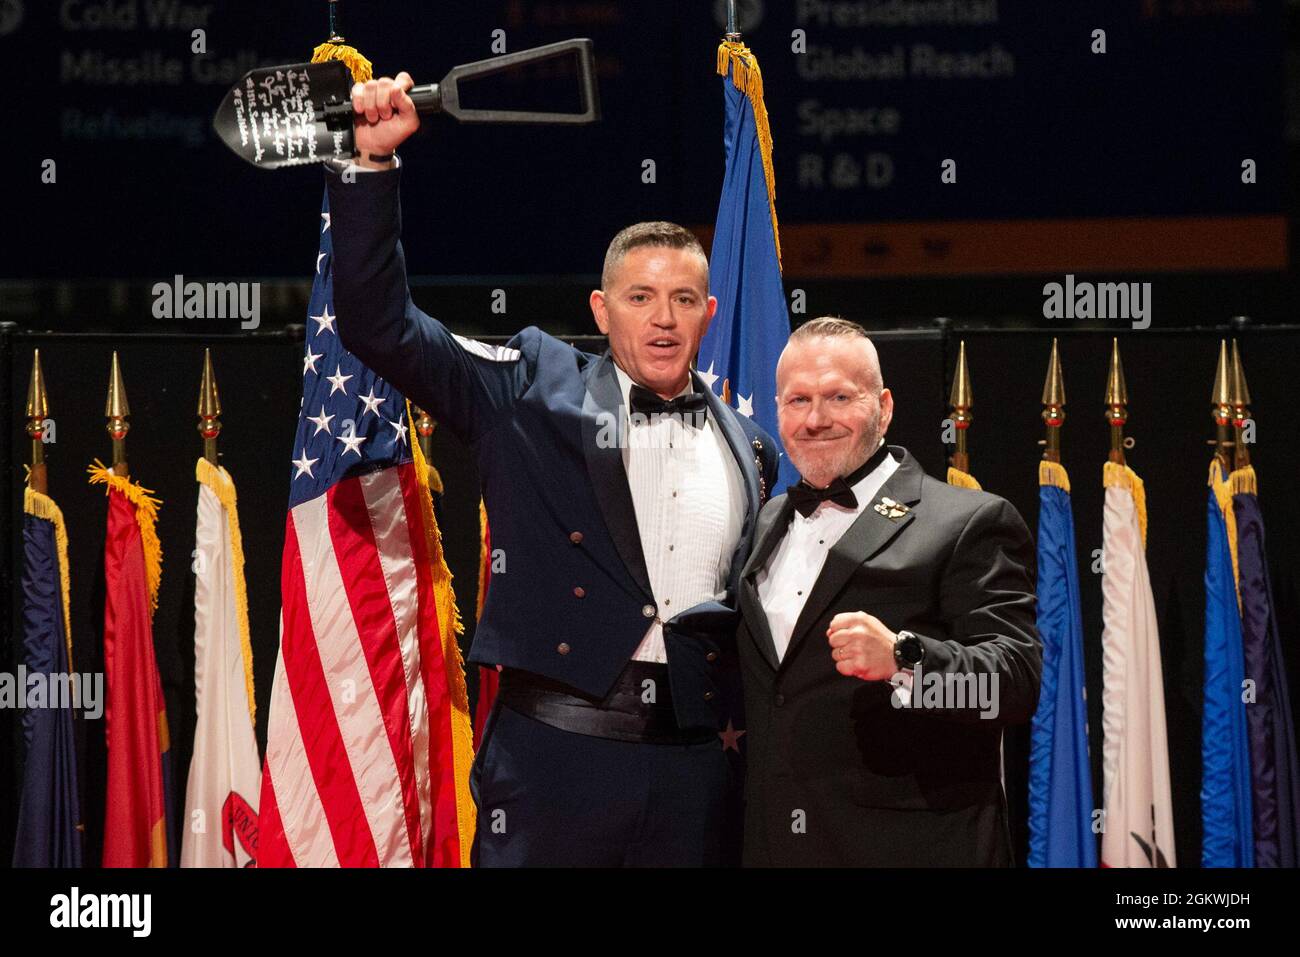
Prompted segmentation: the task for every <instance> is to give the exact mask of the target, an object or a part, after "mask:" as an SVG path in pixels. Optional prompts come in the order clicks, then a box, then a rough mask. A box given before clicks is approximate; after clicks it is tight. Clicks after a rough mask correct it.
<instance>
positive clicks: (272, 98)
mask: <svg viewBox="0 0 1300 957" xmlns="http://www.w3.org/2000/svg"><path fill="white" fill-rule="evenodd" d="M574 54H576V55H577V60H578V85H579V91H580V92H581V94H582V112H580V113H539V112H534V111H531V110H470V109H465V108H464V107H462V106H461V105H460V90H459V87H458V85H457V84H458V83H460V82H461V81H463V80H468V79H477V78H479V77H484V76H491V75H493V74H495V73H501V72H504V71H506V70H510V69H513V68H515V67H518V66H520V65H521V64H525V63H533V62H536V61H538V60H550V59H555V58H558V57H564V56H572V55H574ZM352 86H353V83H352V75H351V73H349V72H348V68H347V67H346V66H344V65H343V64H342V63H340V62H339V61H337V60H331V61H330V62H327V63H293V64H289V65H288V66H272V67H263V68H262V69H258V70H252V71H250V72H248V73H246V74H245V75H244V78H243V79H242V80H240V81H239V82H238V83H236V84H235V85H234V86H233V87H231V88H230V91H229V92H228V93H227V94H226V98H225V99H224V100H222V101H221V106H220V107H218V108H217V115H216V116H214V117H213V118H212V128H213V129H214V130H216V133H217V135H218V136H219V137H221V139H222V140H223V141H224V142H225V144H226V145H227V146H229V147H230V148H231V149H232V150H234V152H235V153H236V154H237V155H238V156H240V157H242V158H244V159H245V160H247V161H248V162H250V163H252V164H253V165H254V166H259V167H261V168H262V169H279V168H280V167H282V166H301V165H303V164H306V163H321V162H325V161H326V160H331V159H340V160H347V159H351V158H353V157H354V156H356V148H355V145H354V139H353V129H352V121H353V115H354V114H353V112H352ZM410 95H411V100H412V101H413V102H414V103H415V108H416V110H417V111H418V112H420V113H446V114H448V115H450V116H454V117H455V118H456V119H457V120H459V121H460V122H462V123H547V124H550V123H594V122H596V121H597V120H599V119H600V100H599V97H598V96H597V92H596V71H595V65H594V62H593V59H592V54H591V41H590V40H589V39H586V38H582V39H575V40H562V41H561V42H559V43H548V44H547V45H546V46H540V47H535V48H534V49H532V50H520V51H519V52H518V53H503V54H501V55H500V56H495V57H492V58H491V59H488V60H478V61H476V62H474V63H462V64H461V65H460V66H455V67H452V68H451V69H450V70H449V71H447V75H446V76H444V77H443V78H442V81H441V82H439V83H428V84H425V85H424V86H416V87H412V88H411V91H410Z"/></svg>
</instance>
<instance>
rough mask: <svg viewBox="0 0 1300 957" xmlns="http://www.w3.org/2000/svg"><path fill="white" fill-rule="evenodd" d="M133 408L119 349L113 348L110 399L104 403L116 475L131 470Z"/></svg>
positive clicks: (124, 476)
mask: <svg viewBox="0 0 1300 957" xmlns="http://www.w3.org/2000/svg"><path fill="white" fill-rule="evenodd" d="M130 414H131V408H130V406H128V405H127V402H126V385H125V384H124V383H123V382H122V367H121V365H120V364H119V363H118V361H117V350H116V349H114V350H113V366H112V368H111V369H110V370H109V374H108V400H107V401H106V402H105V404H104V417H105V418H107V419H108V423H107V424H106V425H105V426H104V428H105V430H106V431H107V432H108V434H109V436H110V437H111V438H112V440H113V461H112V465H111V470H112V471H113V473H114V474H116V475H121V476H122V477H123V478H126V477H128V476H129V475H130V470H129V469H128V468H127V464H126V433H127V432H128V431H130V429H131V423H129V422H128V421H127V420H126V419H127V416H129V415H130Z"/></svg>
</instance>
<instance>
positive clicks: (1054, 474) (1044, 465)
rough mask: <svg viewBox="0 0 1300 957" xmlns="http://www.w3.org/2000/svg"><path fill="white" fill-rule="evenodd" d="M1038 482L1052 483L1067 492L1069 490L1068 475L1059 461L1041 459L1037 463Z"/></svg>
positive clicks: (1041, 483)
mask: <svg viewBox="0 0 1300 957" xmlns="http://www.w3.org/2000/svg"><path fill="white" fill-rule="evenodd" d="M1038 484H1039V485H1054V486H1056V487H1057V488H1059V489H1063V490H1065V491H1066V492H1068V491H1070V475H1069V473H1068V472H1066V471H1065V466H1064V465H1062V464H1061V463H1060V462H1049V461H1047V460H1046V459H1043V460H1042V461H1041V462H1039V463H1038Z"/></svg>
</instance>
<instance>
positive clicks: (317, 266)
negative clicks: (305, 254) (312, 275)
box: [316, 253, 329, 276]
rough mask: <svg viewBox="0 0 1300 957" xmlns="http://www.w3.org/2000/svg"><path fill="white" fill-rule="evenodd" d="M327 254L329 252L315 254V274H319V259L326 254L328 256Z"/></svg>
mask: <svg viewBox="0 0 1300 957" xmlns="http://www.w3.org/2000/svg"><path fill="white" fill-rule="evenodd" d="M328 255H329V253H317V254H316V275H318V276H319V275H320V261H321V260H322V259H324V258H325V257H326V256H328Z"/></svg>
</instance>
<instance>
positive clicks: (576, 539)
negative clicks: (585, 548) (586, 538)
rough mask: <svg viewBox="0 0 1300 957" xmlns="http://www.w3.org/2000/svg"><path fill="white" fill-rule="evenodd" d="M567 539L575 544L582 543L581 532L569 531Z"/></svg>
mask: <svg viewBox="0 0 1300 957" xmlns="http://www.w3.org/2000/svg"><path fill="white" fill-rule="evenodd" d="M569 541H571V542H573V544H575V545H581V544H582V532H570V533H569Z"/></svg>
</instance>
